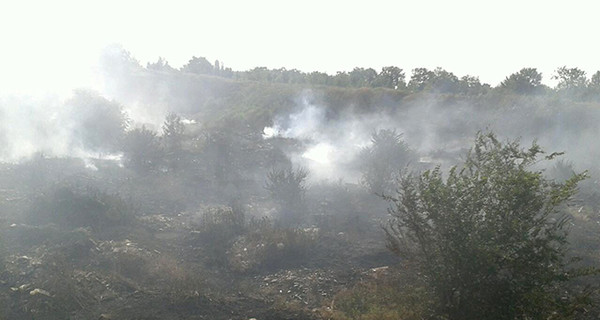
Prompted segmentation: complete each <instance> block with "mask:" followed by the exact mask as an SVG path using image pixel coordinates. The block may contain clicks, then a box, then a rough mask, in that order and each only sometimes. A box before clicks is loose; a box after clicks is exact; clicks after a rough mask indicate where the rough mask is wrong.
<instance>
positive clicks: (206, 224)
mask: <svg viewBox="0 0 600 320" xmlns="http://www.w3.org/2000/svg"><path fill="white" fill-rule="evenodd" d="M244 230H245V217H244V213H243V212H242V211H240V210H234V209H232V208H230V207H210V208H208V209H206V211H205V212H204V213H203V214H202V218H201V220H200V223H199V225H198V226H197V230H196V236H195V238H194V242H200V243H201V245H202V247H203V249H204V252H205V254H206V255H205V258H206V259H207V261H208V262H209V263H210V264H216V265H226V264H227V251H228V250H229V248H231V245H232V244H233V242H234V241H235V239H236V238H237V237H238V236H240V235H241V234H243V233H244Z"/></svg>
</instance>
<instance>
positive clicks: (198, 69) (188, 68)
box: [181, 57, 215, 74]
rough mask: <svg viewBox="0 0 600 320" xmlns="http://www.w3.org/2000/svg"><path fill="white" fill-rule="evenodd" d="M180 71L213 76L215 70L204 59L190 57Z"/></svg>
mask: <svg viewBox="0 0 600 320" xmlns="http://www.w3.org/2000/svg"><path fill="white" fill-rule="evenodd" d="M181 71H183V72H189V73H196V74H213V73H214V71H215V68H214V67H213V65H212V64H211V63H210V61H208V60H207V59H206V58H204V57H200V58H198V57H192V59H190V61H188V63H187V64H186V65H185V66H183V67H182V68H181Z"/></svg>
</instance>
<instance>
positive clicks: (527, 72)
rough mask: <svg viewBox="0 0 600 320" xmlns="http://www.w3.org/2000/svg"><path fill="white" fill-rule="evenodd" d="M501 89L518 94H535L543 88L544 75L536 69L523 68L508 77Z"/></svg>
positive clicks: (501, 84)
mask: <svg viewBox="0 0 600 320" xmlns="http://www.w3.org/2000/svg"><path fill="white" fill-rule="evenodd" d="M500 87H501V88H504V89H506V90H509V91H511V92H514V93H517V94H534V93H538V92H540V89H541V88H542V74H541V73H540V72H538V71H537V69H535V68H523V69H521V70H520V71H519V72H517V73H513V74H511V75H510V76H508V77H507V78H506V79H504V81H502V83H500Z"/></svg>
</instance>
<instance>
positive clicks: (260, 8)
mask: <svg viewBox="0 0 600 320" xmlns="http://www.w3.org/2000/svg"><path fill="white" fill-rule="evenodd" d="M7 2H9V1H2V2H0V41H2V46H1V47H0V49H1V50H0V93H1V92H3V91H14V90H25V91H26V90H31V89H35V90H43V91H50V90H55V89H56V90H59V89H60V90H63V89H65V88H70V87H73V86H93V84H94V78H93V77H91V74H93V73H92V72H93V65H94V64H95V63H96V62H97V59H98V54H99V51H100V50H101V48H103V47H105V46H106V45H108V44H114V43H119V44H122V45H123V47H124V48H125V49H127V50H128V51H130V52H131V53H132V54H133V56H134V57H136V58H137V59H138V60H139V61H140V62H141V63H142V64H143V65H145V64H146V62H148V61H155V60H156V59H157V58H158V57H159V56H162V57H165V58H166V59H167V60H168V61H169V62H170V64H171V65H172V66H174V67H180V66H181V65H183V64H185V63H186V62H187V61H188V60H189V59H190V58H191V57H192V56H204V57H206V58H208V59H209V60H210V61H214V60H216V59H219V60H220V61H222V62H224V63H225V65H226V66H229V67H231V68H233V69H234V70H246V69H250V68H253V67H256V66H266V67H269V68H279V67H286V68H288V69H291V68H297V69H300V70H303V71H315V70H318V71H325V72H328V73H335V72H336V71H338V70H351V69H352V68H353V67H356V66H361V67H373V68H375V69H380V68H381V67H382V66H386V65H396V66H399V67H401V68H403V69H405V70H407V74H410V70H411V69H412V68H415V67H427V68H435V67H437V66H440V67H443V68H444V69H446V70H448V71H451V72H454V73H455V74H456V75H458V76H463V75H465V74H472V75H476V76H479V77H480V79H481V80H482V81H484V82H488V83H490V84H492V85H497V84H498V83H499V82H500V81H502V80H503V79H504V78H505V77H506V76H508V75H509V74H511V73H513V72H515V71H518V70H519V69H520V68H522V67H536V68H538V70H540V71H541V72H542V73H543V74H544V81H545V82H546V83H551V81H550V76H551V75H552V73H553V71H554V70H555V69H556V68H557V67H559V66H562V65H567V66H569V67H575V66H576V67H579V68H581V69H584V70H585V71H587V72H588V76H591V74H592V73H594V72H595V71H596V70H599V69H600V58H599V57H600V45H598V42H597V41H598V40H597V32H598V30H600V28H599V27H598V24H597V13H598V12H599V11H598V10H597V5H594V3H595V2H594V1H576V0H571V1H526V0H519V1H512V0H510V1H507V0H504V1H482V0H479V1H467V0H455V1H441V0H440V1H424V0H419V1H417V0H414V1H382V0H370V1H337V0H336V1H326V0H319V1H313V0H302V1H283V0H279V1H267V0H253V1H247V0H246V1H231V0H230V1H223V0H221V1H174V0H171V1H125V0H119V1H112V0H109V1H107V0H104V1H81V0H80V1H64V0H53V1H10V3H7Z"/></svg>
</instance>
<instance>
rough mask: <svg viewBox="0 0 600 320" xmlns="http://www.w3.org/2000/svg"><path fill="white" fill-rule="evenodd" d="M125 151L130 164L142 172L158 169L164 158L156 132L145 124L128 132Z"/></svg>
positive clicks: (124, 146)
mask: <svg viewBox="0 0 600 320" xmlns="http://www.w3.org/2000/svg"><path fill="white" fill-rule="evenodd" d="M123 153H124V155H125V159H126V161H127V164H128V166H130V167H131V168H132V169H134V170H136V171H140V172H145V171H150V170H153V169H156V168H157V167H158V165H159V164H160V162H161V160H162V159H163V151H162V149H161V148H160V144H159V141H158V138H157V137H156V133H155V132H154V131H152V130H149V129H146V127H145V126H142V127H141V128H136V129H134V130H131V131H129V132H127V135H126V136H125V139H124V145H123Z"/></svg>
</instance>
